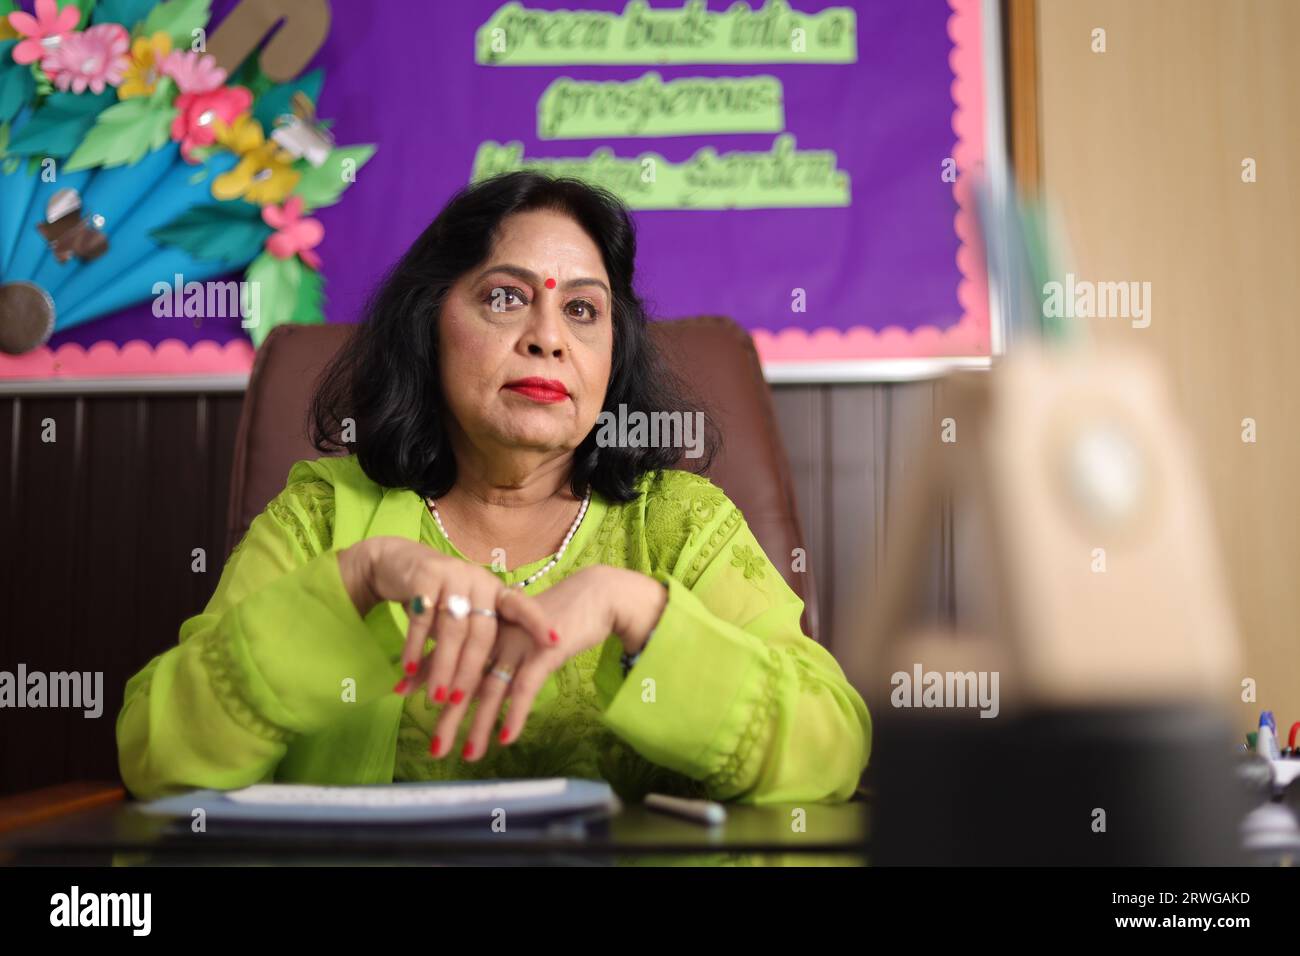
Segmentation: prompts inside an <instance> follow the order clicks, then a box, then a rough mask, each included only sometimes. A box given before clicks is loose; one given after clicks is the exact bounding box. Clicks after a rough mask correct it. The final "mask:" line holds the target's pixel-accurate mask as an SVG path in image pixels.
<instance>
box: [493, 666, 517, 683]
mask: <svg viewBox="0 0 1300 956" xmlns="http://www.w3.org/2000/svg"><path fill="white" fill-rule="evenodd" d="M488 673H490V674H491V675H492V676H493V677H495V678H496V679H497V680H499V681H502V682H503V683H506V684H509V683H510V682H511V681H512V680H514V678H515V675H514V674H513V673H511V672H510V671H508V670H506V669H505V668H504V667H494V668H492V670H490V671H489V672H488Z"/></svg>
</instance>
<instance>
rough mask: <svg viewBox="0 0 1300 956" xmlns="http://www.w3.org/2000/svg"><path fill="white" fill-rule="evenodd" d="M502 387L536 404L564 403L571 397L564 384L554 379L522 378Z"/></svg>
mask: <svg viewBox="0 0 1300 956" xmlns="http://www.w3.org/2000/svg"><path fill="white" fill-rule="evenodd" d="M502 387H503V388H508V389H510V391H512V392H518V393H519V394H520V395H523V396H525V397H527V398H531V399H532V400H533V401H535V402H542V403H544V404H548V405H549V404H553V403H555V402H562V401H564V400H565V399H566V398H568V397H569V390H568V389H567V388H565V387H564V383H563V382H559V381H556V380H555V379H553V378H535V377H534V378H521V379H517V380H515V381H513V382H506V384H505V385H503V386H502Z"/></svg>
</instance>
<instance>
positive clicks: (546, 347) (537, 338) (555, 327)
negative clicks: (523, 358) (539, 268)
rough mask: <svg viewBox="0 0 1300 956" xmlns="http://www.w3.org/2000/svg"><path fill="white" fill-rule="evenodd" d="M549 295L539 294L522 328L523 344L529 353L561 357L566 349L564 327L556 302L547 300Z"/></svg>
mask: <svg viewBox="0 0 1300 956" xmlns="http://www.w3.org/2000/svg"><path fill="white" fill-rule="evenodd" d="M550 298H552V297H551V296H546V295H543V296H539V297H538V298H537V300H536V301H535V303H534V305H535V308H533V309H532V310H530V311H531V314H530V315H529V323H528V327H527V328H526V329H525V330H524V337H523V340H522V341H523V344H524V345H525V346H526V347H527V349H528V354H529V355H550V356H553V357H555V358H561V357H563V355H564V353H565V351H566V348H567V347H566V342H565V337H564V336H565V328H564V322H563V319H562V317H561V316H560V315H559V314H558V312H557V310H558V308H559V305H558V303H555V302H548V301H546V300H547V299H550Z"/></svg>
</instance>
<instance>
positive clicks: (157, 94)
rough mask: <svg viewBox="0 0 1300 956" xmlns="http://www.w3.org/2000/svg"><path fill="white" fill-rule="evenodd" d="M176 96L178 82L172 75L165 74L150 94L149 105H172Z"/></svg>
mask: <svg viewBox="0 0 1300 956" xmlns="http://www.w3.org/2000/svg"><path fill="white" fill-rule="evenodd" d="M175 98H176V82H175V81H174V80H173V79H172V78H171V77H170V76H164V77H163V78H162V79H160V80H159V81H158V82H157V83H155V84H154V87H153V92H152V93H150V94H149V96H148V100H149V105H150V106H152V107H159V106H171V104H172V100H174V99H175Z"/></svg>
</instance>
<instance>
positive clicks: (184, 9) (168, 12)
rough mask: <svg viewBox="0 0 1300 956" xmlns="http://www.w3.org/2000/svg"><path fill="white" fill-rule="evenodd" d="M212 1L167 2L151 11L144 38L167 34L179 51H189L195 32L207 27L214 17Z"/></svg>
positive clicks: (180, 0) (142, 32)
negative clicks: (210, 18)
mask: <svg viewBox="0 0 1300 956" xmlns="http://www.w3.org/2000/svg"><path fill="white" fill-rule="evenodd" d="M211 6H212V0H167V2H166V3H160V4H158V6H156V7H154V8H153V9H152V10H150V11H149V16H147V17H145V21H144V27H143V28H142V29H141V31H140V32H141V35H142V36H153V35H154V34H155V33H166V34H167V35H168V36H170V37H171V38H172V43H173V44H174V45H175V46H176V49H178V50H188V49H189V48H190V46H191V44H192V43H193V42H194V36H193V31H194V30H197V29H200V28H201V27H206V26H207V25H208V18H209V17H210V16H212V10H211Z"/></svg>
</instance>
